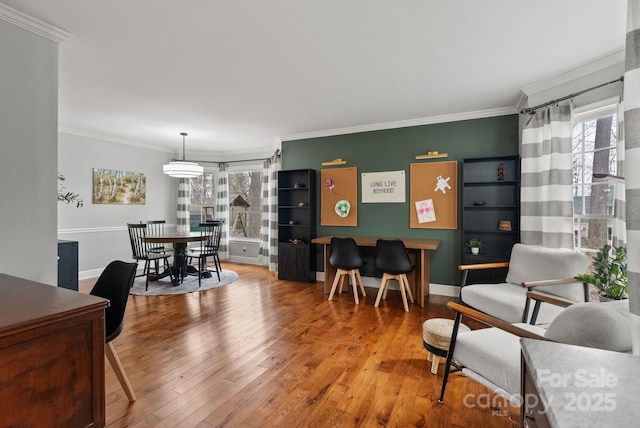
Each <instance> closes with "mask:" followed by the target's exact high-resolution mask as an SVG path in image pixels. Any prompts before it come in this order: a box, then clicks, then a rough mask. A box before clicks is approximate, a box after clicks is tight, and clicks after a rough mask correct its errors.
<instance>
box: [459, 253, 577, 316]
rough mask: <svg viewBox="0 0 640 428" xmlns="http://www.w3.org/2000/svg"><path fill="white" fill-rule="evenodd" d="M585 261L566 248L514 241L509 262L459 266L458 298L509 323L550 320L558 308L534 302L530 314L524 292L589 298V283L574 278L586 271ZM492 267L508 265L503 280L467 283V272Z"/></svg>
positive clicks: (573, 298)
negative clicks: (532, 311) (494, 282)
mask: <svg viewBox="0 0 640 428" xmlns="http://www.w3.org/2000/svg"><path fill="white" fill-rule="evenodd" d="M588 261H589V260H588V258H587V257H586V256H585V255H584V254H580V253H577V252H575V251H573V250H569V249H559V248H558V249H556V248H545V247H541V246H538V245H524V244H515V245H514V246H513V249H512V250H511V257H510V260H509V262H500V263H478V264H473V265H460V266H458V269H459V270H461V271H462V281H461V284H460V301H461V302H462V303H464V304H466V305H467V306H470V307H472V308H475V309H477V310H479V311H481V312H484V313H486V314H488V315H491V316H494V317H496V318H499V319H501V320H503V321H507V322H508V323H511V324H514V323H519V322H529V323H531V324H536V323H549V322H551V321H552V320H553V318H554V317H555V316H556V315H557V314H558V313H559V312H560V310H561V309H560V308H558V307H556V306H553V305H548V304H544V305H541V303H540V302H537V304H536V308H534V309H535V316H533V315H532V313H531V311H530V309H531V308H530V306H531V303H530V299H528V298H527V292H528V291H532V290H535V291H537V292H539V293H544V294H547V295H549V296H552V297H557V298H562V299H564V300H566V301H568V302H570V303H571V302H573V303H576V302H581V301H582V302H585V301H588V300H589V288H588V284H586V283H583V282H581V281H577V280H575V279H573V277H574V276H575V275H581V274H583V273H584V272H586V269H587V264H588ZM495 268H509V270H508V273H507V276H506V278H505V280H504V282H501V283H496V284H493V283H491V284H468V275H469V272H473V271H477V270H481V269H495ZM558 278H560V279H558Z"/></svg>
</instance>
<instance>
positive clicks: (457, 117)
mask: <svg viewBox="0 0 640 428" xmlns="http://www.w3.org/2000/svg"><path fill="white" fill-rule="evenodd" d="M515 113H517V110H515V109H514V108H513V107H503V108H497V109H490V110H480V111H472V112H466V113H456V114H447V115H441V116H431V117H421V118H418V119H408V120H399V121H396V122H385V123H374V124H371V125H362V126H352V127H348V128H338V129H328V130H325V131H314V132H306V133H302V134H291V135H285V136H283V137H280V140H281V141H293V140H304V139H307V138H321V137H331V136H333V135H342V134H356V133H359V132H369V131H382V130H385V129H396V128H408V127H410V126H422V125H433V124H436V123H447V122H458V121H461V120H471V119H483V118H486V117H495V116H506V115H509V114H515Z"/></svg>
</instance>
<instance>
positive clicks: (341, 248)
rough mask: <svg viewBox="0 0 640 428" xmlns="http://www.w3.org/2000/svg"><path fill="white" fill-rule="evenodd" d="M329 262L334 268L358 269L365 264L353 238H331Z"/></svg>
mask: <svg viewBox="0 0 640 428" xmlns="http://www.w3.org/2000/svg"><path fill="white" fill-rule="evenodd" d="M329 263H330V264H331V266H333V267H334V268H336V269H344V270H351V269H360V268H361V267H362V266H364V265H365V262H364V260H362V255H361V254H360V249H359V248H358V246H357V245H356V241H354V240H353V238H336V237H335V236H334V237H332V238H331V252H330V254H329Z"/></svg>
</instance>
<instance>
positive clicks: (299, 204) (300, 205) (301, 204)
mask: <svg viewBox="0 0 640 428" xmlns="http://www.w3.org/2000/svg"><path fill="white" fill-rule="evenodd" d="M305 205H306V204H305V203H304V202H298V206H299V207H304V206H305Z"/></svg>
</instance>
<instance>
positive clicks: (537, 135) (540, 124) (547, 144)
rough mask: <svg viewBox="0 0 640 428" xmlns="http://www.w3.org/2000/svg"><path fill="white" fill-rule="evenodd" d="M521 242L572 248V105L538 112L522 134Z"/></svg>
mask: <svg viewBox="0 0 640 428" xmlns="http://www.w3.org/2000/svg"><path fill="white" fill-rule="evenodd" d="M521 155H522V181H521V197H520V199H521V222H520V230H521V232H520V233H521V240H522V243H524V244H531V245H541V246H543V247H549V248H571V249H573V247H574V241H573V196H572V191H571V184H572V180H573V176H572V168H571V105H570V104H568V103H567V104H560V105H554V106H549V107H544V108H540V109H538V110H537V111H536V112H535V114H532V115H531V116H530V117H529V119H528V121H527V122H526V124H525V126H524V129H523V131H522V147H521Z"/></svg>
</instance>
